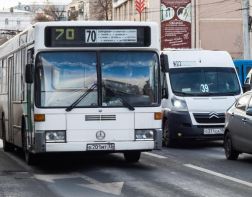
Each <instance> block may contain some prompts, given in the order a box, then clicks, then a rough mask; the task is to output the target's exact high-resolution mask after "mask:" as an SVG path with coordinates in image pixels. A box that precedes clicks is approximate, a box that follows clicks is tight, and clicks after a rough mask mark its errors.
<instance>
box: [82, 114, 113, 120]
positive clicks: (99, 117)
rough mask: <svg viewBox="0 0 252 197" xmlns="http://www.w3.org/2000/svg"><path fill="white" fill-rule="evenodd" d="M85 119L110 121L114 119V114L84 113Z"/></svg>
mask: <svg viewBox="0 0 252 197" xmlns="http://www.w3.org/2000/svg"><path fill="white" fill-rule="evenodd" d="M85 120H86V121H109V120H110V121H111V120H116V115H86V116H85Z"/></svg>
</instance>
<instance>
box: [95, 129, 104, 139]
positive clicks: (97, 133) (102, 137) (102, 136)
mask: <svg viewBox="0 0 252 197" xmlns="http://www.w3.org/2000/svg"><path fill="white" fill-rule="evenodd" d="M105 137H106V134H105V132H104V131H97V132H96V139H97V140H103V139H104V138H105Z"/></svg>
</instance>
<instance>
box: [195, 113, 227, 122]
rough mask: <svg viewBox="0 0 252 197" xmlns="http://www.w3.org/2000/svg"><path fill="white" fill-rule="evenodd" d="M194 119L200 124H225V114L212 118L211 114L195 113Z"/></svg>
mask: <svg viewBox="0 0 252 197" xmlns="http://www.w3.org/2000/svg"><path fill="white" fill-rule="evenodd" d="M193 115H194V118H195V120H196V122H198V123H225V114H224V113H219V114H218V115H216V116H211V115H209V113H194V114H193Z"/></svg>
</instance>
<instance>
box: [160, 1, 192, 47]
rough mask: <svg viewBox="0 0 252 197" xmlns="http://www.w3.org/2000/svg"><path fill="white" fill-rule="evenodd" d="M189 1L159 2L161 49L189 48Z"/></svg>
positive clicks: (190, 6) (190, 7)
mask: <svg viewBox="0 0 252 197" xmlns="http://www.w3.org/2000/svg"><path fill="white" fill-rule="evenodd" d="M191 12H192V2H191V0H161V38H162V39H161V48H162V49H164V48H191V33H192V32H191V22H192V17H191Z"/></svg>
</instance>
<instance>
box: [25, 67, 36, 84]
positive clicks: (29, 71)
mask: <svg viewBox="0 0 252 197" xmlns="http://www.w3.org/2000/svg"><path fill="white" fill-rule="evenodd" d="M33 80H34V65H33V64H26V66H25V82H26V83H30V84H31V83H33Z"/></svg>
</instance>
